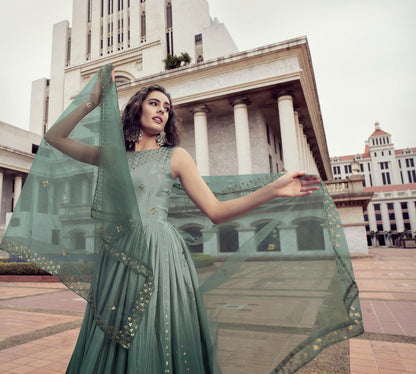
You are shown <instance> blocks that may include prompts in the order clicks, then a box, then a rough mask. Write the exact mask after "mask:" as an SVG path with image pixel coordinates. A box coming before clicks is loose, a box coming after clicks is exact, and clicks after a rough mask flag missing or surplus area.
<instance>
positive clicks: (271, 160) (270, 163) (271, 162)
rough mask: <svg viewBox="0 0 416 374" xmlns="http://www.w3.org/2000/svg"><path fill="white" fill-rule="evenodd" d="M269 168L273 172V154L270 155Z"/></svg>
mask: <svg viewBox="0 0 416 374" xmlns="http://www.w3.org/2000/svg"><path fill="white" fill-rule="evenodd" d="M269 169H270V173H273V159H272V156H270V155H269Z"/></svg>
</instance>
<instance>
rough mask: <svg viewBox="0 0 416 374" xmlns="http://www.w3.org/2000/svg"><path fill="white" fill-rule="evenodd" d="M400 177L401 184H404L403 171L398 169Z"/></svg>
mask: <svg viewBox="0 0 416 374" xmlns="http://www.w3.org/2000/svg"><path fill="white" fill-rule="evenodd" d="M400 179H401V181H402V184H404V179H403V172H402V171H401V170H400Z"/></svg>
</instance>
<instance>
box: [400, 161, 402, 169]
mask: <svg viewBox="0 0 416 374" xmlns="http://www.w3.org/2000/svg"><path fill="white" fill-rule="evenodd" d="M399 168H400V169H401V168H402V162H401V160H399Z"/></svg>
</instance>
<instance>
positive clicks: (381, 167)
mask: <svg viewBox="0 0 416 374" xmlns="http://www.w3.org/2000/svg"><path fill="white" fill-rule="evenodd" d="M388 168H389V163H388V162H380V169H381V170H385V169H388Z"/></svg>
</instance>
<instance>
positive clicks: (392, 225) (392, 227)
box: [390, 223, 397, 231]
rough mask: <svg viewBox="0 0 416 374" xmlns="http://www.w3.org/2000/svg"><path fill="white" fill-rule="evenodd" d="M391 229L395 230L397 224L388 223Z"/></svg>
mask: <svg viewBox="0 0 416 374" xmlns="http://www.w3.org/2000/svg"><path fill="white" fill-rule="evenodd" d="M390 229H391V231H397V225H396V224H395V223H390Z"/></svg>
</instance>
